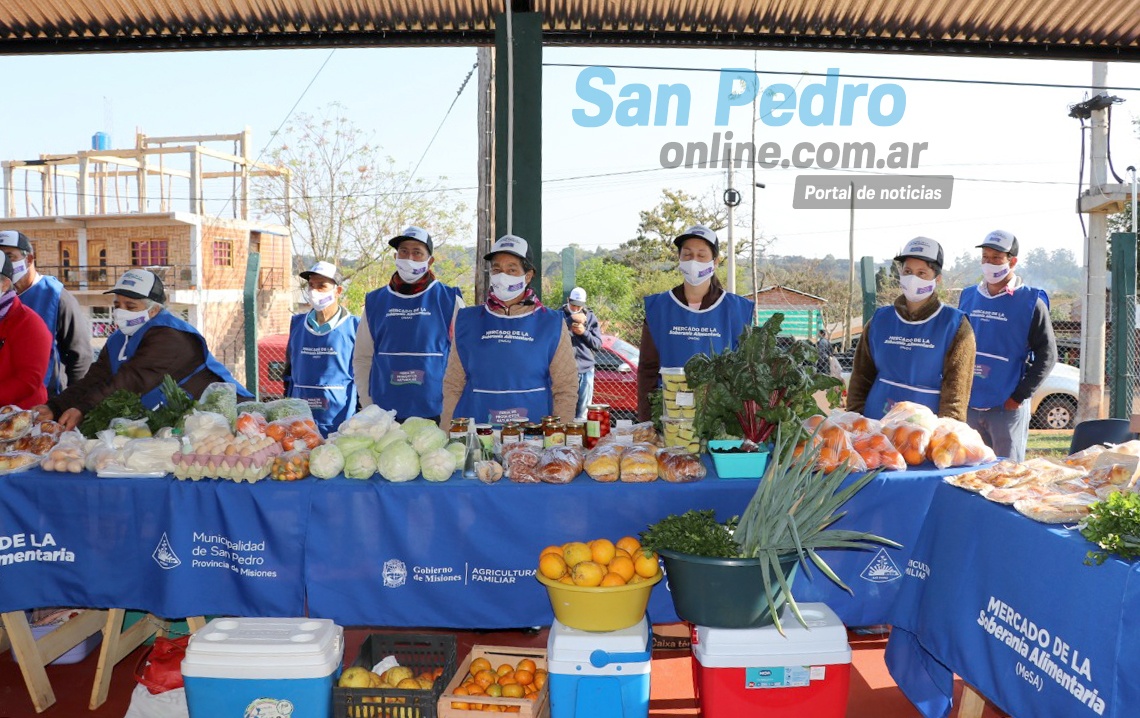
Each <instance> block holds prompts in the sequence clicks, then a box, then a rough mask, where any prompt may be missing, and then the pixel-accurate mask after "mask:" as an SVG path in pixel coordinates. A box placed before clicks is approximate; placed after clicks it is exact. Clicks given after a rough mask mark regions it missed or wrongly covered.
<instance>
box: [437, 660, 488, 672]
mask: <svg viewBox="0 0 1140 718" xmlns="http://www.w3.org/2000/svg"><path fill="white" fill-rule="evenodd" d="M490 669H491V662H490V661H488V660H487V659H486V658H476V659H475V660H473V661H471V668H470V669H469V670H470V671H471V675H475V674H476V673H478V672H479V671H487V670H490ZM438 670H439V671H440V673H442V672H443V669H442V668H440V669H438Z"/></svg>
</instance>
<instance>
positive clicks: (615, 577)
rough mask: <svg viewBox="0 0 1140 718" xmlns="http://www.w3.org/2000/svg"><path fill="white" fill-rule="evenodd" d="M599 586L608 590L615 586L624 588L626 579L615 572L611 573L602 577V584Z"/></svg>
mask: <svg viewBox="0 0 1140 718" xmlns="http://www.w3.org/2000/svg"><path fill="white" fill-rule="evenodd" d="M598 585H599V586H605V587H607V588H611V587H613V586H624V585H625V577H624V576H622V575H620V574H616V573H614V572H613V571H610V572H609V573H607V574H606V575H605V576H602V582H601V583H599V584H598Z"/></svg>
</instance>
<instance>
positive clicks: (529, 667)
mask: <svg viewBox="0 0 1140 718" xmlns="http://www.w3.org/2000/svg"><path fill="white" fill-rule="evenodd" d="M535 668H536V666H535V664H534V661H532V660H530V659H529V658H524V659H522V660H521V661H519V662H518V663H516V664H515V672H516V673H517V672H518V671H530V672H531V673H534V671H535ZM519 682H520V683H521V682H522V681H519Z"/></svg>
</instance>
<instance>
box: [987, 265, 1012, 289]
mask: <svg viewBox="0 0 1140 718" xmlns="http://www.w3.org/2000/svg"><path fill="white" fill-rule="evenodd" d="M1012 271H1013V267H1011V266H1009V265H1008V264H983V265H982V276H983V277H985V278H986V284H998V283H1000V282H1002V281H1004V280H1005V278H1006V277H1008V276H1009V274H1010V272H1012Z"/></svg>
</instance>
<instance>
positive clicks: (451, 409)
mask: <svg viewBox="0 0 1140 718" xmlns="http://www.w3.org/2000/svg"><path fill="white" fill-rule="evenodd" d="M483 259H484V260H486V261H488V262H490V263H491V281H490V285H491V286H490V292H488V296H487V302H486V303H485V304H484V305H482V306H478V307H467V308H466V309H462V310H460V312H459V314H458V316H456V318H455V343H454V344H453V345H452V347H451V354H450V356H449V357H448V360H447V373H446V374H444V377H443V414H442V415H441V419H440V426H442V427H443V428H445V429H446V428H447V427H448V426H449V425H450V422H451V418H452V417H472V418H474V419H475V421H476V422H478V423H489V424H503V423H506V422H508V421H533V422H537V421H541V420H542V417H544V416H550V415H554V416H558V417H561V418H562V419H564V420H565V419H568V418H569V417H571V416H573V414H574V404H575V402H576V400H577V397H578V367H577V365H576V364H575V363H574V348H573V346H572V345H571V343H570V332H569V331H568V330H567V328H566V323H565V322H563V321H562V313H561V312H557V311H552V310H550V309H547V308H546V307H544V306H542V302H540V301H539V300H538V296H537V295H536V294H535V292H534V290H533V289H531V288H530V282H531V280H532V279H534V264H533V263H532V261H531V259H530V250H529V246H528V245H527V241H526V240H525V239H523V238H522V237H517V236H515V235H513V234H505V235H503V236H502V237H499V238H498V239H497V240H495V244H494V245H492V246H491V251H490V252H488V253H487V254H485V255H484V256H483Z"/></svg>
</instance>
